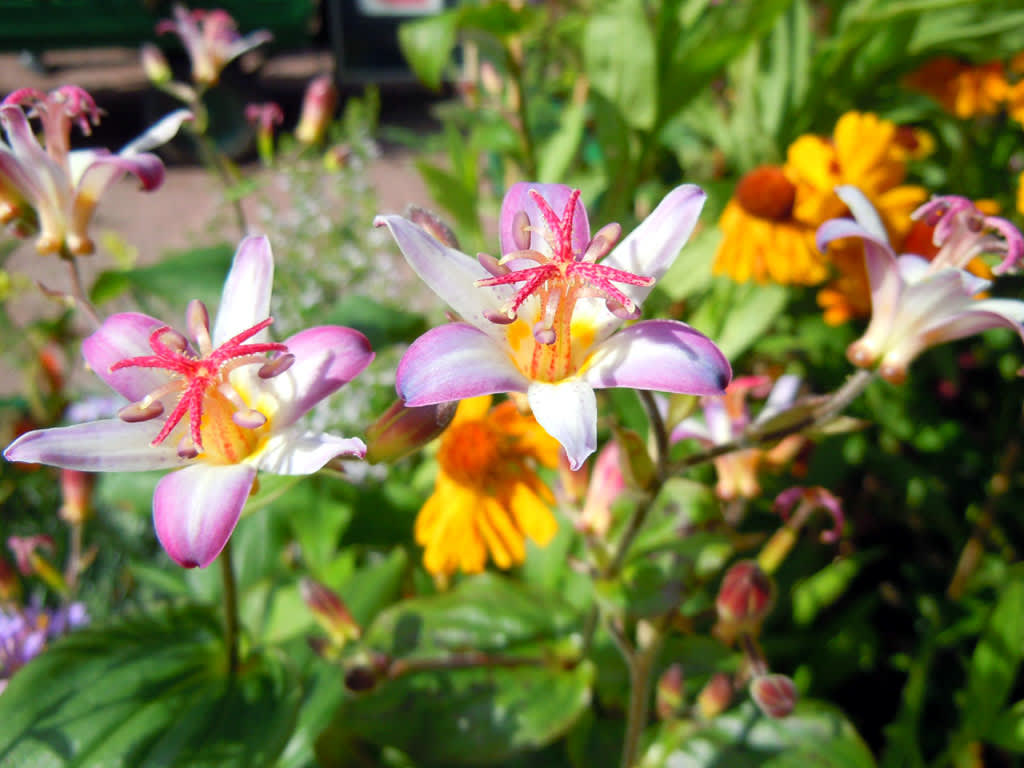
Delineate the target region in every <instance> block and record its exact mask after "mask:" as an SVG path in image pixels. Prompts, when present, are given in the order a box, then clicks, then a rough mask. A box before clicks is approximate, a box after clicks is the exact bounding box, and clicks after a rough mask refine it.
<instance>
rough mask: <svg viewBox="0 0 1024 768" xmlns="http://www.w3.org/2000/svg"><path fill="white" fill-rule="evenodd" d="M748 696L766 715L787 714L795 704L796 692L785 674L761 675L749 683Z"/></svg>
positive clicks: (777, 715) (784, 715)
mask: <svg viewBox="0 0 1024 768" xmlns="http://www.w3.org/2000/svg"><path fill="white" fill-rule="evenodd" d="M750 696H751V698H752V699H753V700H754V703H755V704H757V708H758V709H760V710H761V711H762V712H764V714H766V715H767V716H768V717H774V718H781V717H786V716H788V715H789V714H790V713H791V712H792V711H793V708H794V707H795V706H796V700H797V692H796V686H795V685H793V681H792V680H790V679H789V678H788V677H786V676H785V675H762V676H761V677H755V678H754V679H753V680H752V681H751V683H750Z"/></svg>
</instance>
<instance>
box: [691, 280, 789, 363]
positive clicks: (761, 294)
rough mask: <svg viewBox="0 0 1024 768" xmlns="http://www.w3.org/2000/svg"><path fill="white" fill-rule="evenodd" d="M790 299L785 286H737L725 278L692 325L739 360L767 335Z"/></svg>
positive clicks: (727, 353)
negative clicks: (748, 349) (740, 356)
mask: <svg viewBox="0 0 1024 768" xmlns="http://www.w3.org/2000/svg"><path fill="white" fill-rule="evenodd" d="M788 299H789V293H788V291H787V290H786V287H785V286H783V285H776V284H774V283H767V284H764V285H762V284H759V283H743V284H736V283H733V282H732V281H731V280H729V279H728V278H721V279H719V280H717V281H715V283H714V290H713V291H712V293H711V295H710V296H709V297H708V298H707V299H706V300H705V301H704V303H703V304H702V305H701V306H700V309H698V311H697V312H696V313H695V314H694V315H693V317H692V318H691V319H690V322H691V324H692V325H693V326H694V327H695V328H697V329H698V330H700V331H701V332H702V333H705V334H707V335H708V336H710V337H711V338H712V339H714V341H715V343H716V344H718V347H719V349H721V350H722V352H723V353H724V354H725V356H726V357H727V358H729V359H730V360H735V359H736V358H737V357H739V355H741V354H742V353H743V352H745V351H746V350H747V348H748V347H750V345H751V344H753V343H754V342H755V341H757V340H758V339H759V338H761V337H762V336H764V335H765V332H766V331H767V330H768V329H769V328H770V327H771V325H772V323H773V322H775V319H776V318H777V317H778V316H779V314H781V312H782V310H783V309H785V307H786V302H787V301H788Z"/></svg>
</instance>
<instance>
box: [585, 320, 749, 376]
mask: <svg viewBox="0 0 1024 768" xmlns="http://www.w3.org/2000/svg"><path fill="white" fill-rule="evenodd" d="M731 378H732V368H731V367H730V365H729V361H728V360H726V358H725V355H723V354H722V352H721V350H719V349H718V347H716V346H715V345H714V343H713V342H712V341H711V340H710V339H708V338H707V336H705V335H704V334H702V333H699V332H698V331H695V330H694V329H693V328H691V327H690V326H688V325H686V324H685V323H680V322H678V321H677V320H647V321H644V322H642V323H637V324H636V325H633V326H630V327H629V328H626V329H625V330H622V331H619V332H618V333H616V334H615V335H614V336H611V337H609V338H608V339H606V340H605V341H603V342H601V343H600V344H599V345H598V346H597V347H596V348H595V349H594V351H593V353H592V354H591V356H590V358H589V360H588V361H587V364H586V367H585V370H584V372H583V379H584V380H585V381H586V382H587V383H588V384H589V385H590V386H592V387H595V388H603V387H630V388H632V389H655V390H658V391H661V392H676V393H680V394H689V395H720V394H722V393H723V392H724V391H725V387H726V386H727V385H728V384H729V380H730V379H731Z"/></svg>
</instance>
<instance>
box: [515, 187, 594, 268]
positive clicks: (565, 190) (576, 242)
mask: <svg viewBox="0 0 1024 768" xmlns="http://www.w3.org/2000/svg"><path fill="white" fill-rule="evenodd" d="M531 189H532V190H535V191H536V192H538V193H540V196H541V197H543V198H544V199H545V200H546V201H547V203H548V205H550V206H551V209H552V210H553V211H554V212H555V214H556V215H557V216H559V217H561V215H562V212H563V211H564V210H565V206H566V204H567V203H568V202H569V196H570V195H572V188H571V187H567V186H565V185H564V184H538V183H536V182H531V181H520V182H519V183H518V184H513V185H512V186H511V187H509V190H508V192H507V193H506V194H505V199H504V200H502V203H501V217H500V219H499V221H498V228H499V232H500V236H501V253H502V255H505V254H508V253H513V252H514V251H521V250H526V249H524V248H519V247H518V246H517V242H518V238H517V237H516V226H515V225H516V216H517V214H519V212H520V211H522V212H525V213H526V217H527V218H528V219H529V221H530V224H531V225H532V226H533V227H534V228H535V229H534V230H533V231H532V232H530V233H529V234H530V246H529V249H530V250H534V251H540V252H541V253H547V252H548V251H549V250H550V248H549V247H548V245H547V243H546V242H545V240H544V231H545V229H544V218H543V216H542V215H541V212H540V208H539V207H538V205H537V202H536V201H535V200H534V199H533V197H532V196H531V195H530V190H531ZM572 223H573V227H572V250H573V253H577V254H582V253H583V252H584V251H585V250H586V249H587V245H588V243H590V224H589V222H588V221H587V209H586V208H585V207H584V206H583V202H582V201H577V203H576V209H575V211H574V213H573V222H572Z"/></svg>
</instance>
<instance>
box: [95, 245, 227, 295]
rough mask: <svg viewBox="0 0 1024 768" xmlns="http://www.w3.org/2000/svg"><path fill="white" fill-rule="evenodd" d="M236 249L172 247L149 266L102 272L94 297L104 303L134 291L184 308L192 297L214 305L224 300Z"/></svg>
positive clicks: (223, 246)
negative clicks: (186, 248)
mask: <svg viewBox="0 0 1024 768" xmlns="http://www.w3.org/2000/svg"><path fill="white" fill-rule="evenodd" d="M234 252H235V248H234V246H232V245H228V244H227V243H225V244H222V245H215V246H211V247H209V248H196V249H193V250H187V251H172V252H170V253H168V254H167V255H166V256H165V257H164V258H163V259H161V260H160V261H159V262H157V263H156V264H152V265H150V266H148V267H139V268H137V269H129V270H124V271H113V270H112V271H107V272H102V273H100V275H99V277H97V278H96V282H95V283H94V284H93V287H92V290H91V291H90V298H91V299H92V301H93V302H94V303H95V304H102V303H103V302H105V301H109V300H110V299H114V298H117V297H118V296H120V295H121V294H123V293H126V292H128V291H130V292H131V293H132V294H133V295H134V296H135V297H136V298H137V299H138V300H139V301H140V302H149V301H152V300H153V299H160V300H162V301H164V302H165V303H166V304H167V305H168V306H170V307H180V308H181V309H180V311H182V312H184V308H185V305H186V304H188V302H189V301H190V300H191V299H200V300H202V301H204V302H205V303H206V304H207V305H209V306H210V307H211V309H212V308H213V307H216V306H217V304H218V302H219V301H220V294H221V287H222V286H223V285H224V277H225V276H226V275H227V273H228V268H229V267H230V265H231V259H232V256H233V255H234Z"/></svg>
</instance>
